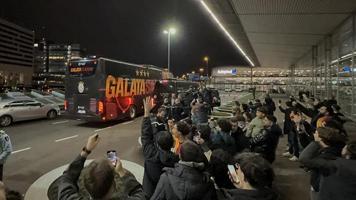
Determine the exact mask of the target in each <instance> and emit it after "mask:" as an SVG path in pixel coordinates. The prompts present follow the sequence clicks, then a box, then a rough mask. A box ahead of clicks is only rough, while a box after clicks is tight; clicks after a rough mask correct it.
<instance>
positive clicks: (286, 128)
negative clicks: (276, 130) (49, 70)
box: [278, 106, 293, 134]
mask: <svg viewBox="0 0 356 200" xmlns="http://www.w3.org/2000/svg"><path fill="white" fill-rule="evenodd" d="M278 108H279V110H280V111H281V112H282V113H284V125H283V133H284V134H288V133H289V132H290V131H291V130H292V127H293V123H292V120H291V119H290V114H291V112H292V110H293V108H291V107H288V108H286V109H284V108H283V107H282V106H279V107H278Z"/></svg>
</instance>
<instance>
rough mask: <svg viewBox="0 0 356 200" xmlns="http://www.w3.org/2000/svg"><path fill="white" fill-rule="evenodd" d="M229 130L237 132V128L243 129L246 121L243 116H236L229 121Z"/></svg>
mask: <svg viewBox="0 0 356 200" xmlns="http://www.w3.org/2000/svg"><path fill="white" fill-rule="evenodd" d="M230 123H231V130H232V131H234V132H235V131H237V129H238V128H241V129H244V128H245V126H246V119H245V118H244V117H243V116H236V117H232V118H231V119H230Z"/></svg>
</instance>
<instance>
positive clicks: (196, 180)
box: [151, 162, 216, 200]
mask: <svg viewBox="0 0 356 200" xmlns="http://www.w3.org/2000/svg"><path fill="white" fill-rule="evenodd" d="M164 170H165V173H163V174H162V175H161V178H160V180H159V183H158V185H157V188H156V191H155V193H154V194H153V196H152V197H151V200H202V199H204V200H212V199H216V191H215V188H214V184H213V182H212V181H211V180H210V177H209V176H208V174H207V173H206V172H205V171H204V164H203V163H192V162H189V163H185V162H180V163H178V164H176V165H175V167H174V168H165V169H164Z"/></svg>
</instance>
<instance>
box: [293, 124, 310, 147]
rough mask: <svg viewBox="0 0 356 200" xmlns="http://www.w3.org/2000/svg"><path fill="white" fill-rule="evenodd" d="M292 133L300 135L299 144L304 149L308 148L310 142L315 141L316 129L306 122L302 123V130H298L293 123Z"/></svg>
mask: <svg viewBox="0 0 356 200" xmlns="http://www.w3.org/2000/svg"><path fill="white" fill-rule="evenodd" d="M292 131H293V132H294V133H296V134H297V135H298V138H299V142H300V144H301V145H302V147H303V148H305V147H306V146H308V144H309V143H310V142H312V141H313V140H314V135H313V134H314V132H315V129H314V128H313V127H312V126H311V125H310V124H309V123H308V122H306V121H302V122H301V124H300V129H299V130H298V129H297V125H296V124H295V123H294V122H293V129H292Z"/></svg>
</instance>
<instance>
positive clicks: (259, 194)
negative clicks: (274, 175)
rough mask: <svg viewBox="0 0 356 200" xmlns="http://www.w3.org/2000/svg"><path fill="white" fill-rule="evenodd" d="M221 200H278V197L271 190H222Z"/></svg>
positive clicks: (219, 195)
mask: <svg viewBox="0 0 356 200" xmlns="http://www.w3.org/2000/svg"><path fill="white" fill-rule="evenodd" d="M217 194H218V199H219V200H277V199H278V195H277V194H276V193H274V192H273V191H272V190H270V189H262V190H243V189H238V188H237V189H230V190H227V189H220V190H219V191H218V192H217Z"/></svg>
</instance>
